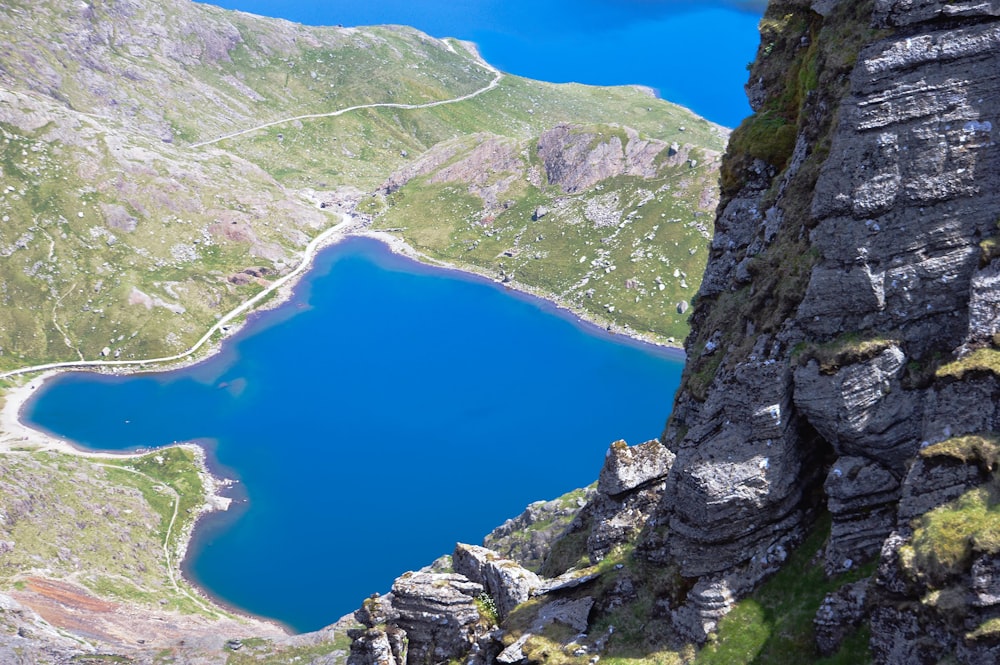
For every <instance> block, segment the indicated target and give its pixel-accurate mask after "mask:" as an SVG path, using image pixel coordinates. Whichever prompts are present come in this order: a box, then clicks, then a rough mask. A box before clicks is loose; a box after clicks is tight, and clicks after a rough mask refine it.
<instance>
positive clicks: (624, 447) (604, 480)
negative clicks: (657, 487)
mask: <svg viewBox="0 0 1000 665" xmlns="http://www.w3.org/2000/svg"><path fill="white" fill-rule="evenodd" d="M674 458H675V455H674V454H673V453H672V452H670V450H669V449H667V447H666V446H664V445H663V444H661V443H660V442H659V441H656V440H653V441H647V442H646V443H640V444H639V445H637V446H631V447H630V446H629V445H628V444H627V443H625V442H624V441H615V442H614V443H612V444H611V447H610V448H609V449H608V452H607V454H606V455H605V457H604V467H603V468H602V469H601V475H600V476H599V478H598V480H597V491H598V492H601V493H603V494H606V495H608V496H617V495H620V494H623V493H625V492H628V491H631V490H634V489H636V488H638V487H640V486H642V485H645V484H646V483H650V482H653V481H655V480H660V479H662V478H666V476H667V474H668V473H670V466H671V465H672V464H673V462H674Z"/></svg>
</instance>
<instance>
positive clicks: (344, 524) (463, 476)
mask: <svg viewBox="0 0 1000 665" xmlns="http://www.w3.org/2000/svg"><path fill="white" fill-rule="evenodd" d="M279 323H280V324H281V325H278V324H279ZM623 341H624V340H622V339H620V338H615V337H612V336H610V335H608V334H607V333H604V332H603V331H600V330H598V329H595V328H593V327H592V326H586V325H583V324H580V323H579V322H576V321H575V320H573V319H571V318H569V317H567V316H565V315H561V314H559V315H557V314H555V313H554V308H552V307H551V306H550V305H547V304H545V303H542V302H541V301H538V300H536V299H533V298H527V297H524V296H520V295H517V294H514V293H512V292H509V291H505V290H504V289H503V288H502V287H499V286H497V285H495V284H492V283H488V282H485V281H484V280H479V279H474V278H470V277H467V276H462V275H460V274H459V273H454V272H445V271H440V270H435V269H431V268H428V267H425V266H422V265H420V264H417V263H414V262H412V261H408V260H406V259H403V258H401V257H398V256H395V255H392V254H390V253H389V252H388V251H387V250H385V248H384V247H382V246H381V245H380V244H378V243H375V242H373V241H366V240H361V239H354V240H351V241H349V242H345V243H342V244H341V245H338V246H336V247H333V248H331V249H328V250H325V251H324V252H323V253H322V254H321V255H320V256H319V258H318V259H317V262H316V267H315V269H314V270H313V271H311V272H310V273H309V276H308V277H307V279H306V280H305V281H303V282H302V283H301V284H300V285H299V287H298V288H297V289H296V291H295V295H294V297H293V298H292V300H291V301H290V302H288V303H286V304H285V305H283V306H282V307H280V308H278V309H276V310H273V311H270V312H265V313H262V314H260V315H256V316H255V317H254V318H253V320H252V322H251V324H250V325H248V326H247V327H246V328H245V329H244V330H243V331H242V332H241V333H240V334H238V335H236V336H235V337H233V338H232V339H231V340H229V341H228V342H227V343H226V344H225V346H224V347H223V352H222V353H220V354H219V355H216V356H214V357H213V358H211V359H209V360H208V361H206V362H203V363H201V364H199V365H196V366H193V367H189V368H186V369H183V370H178V371H175V372H170V373H164V374H149V375H142V376H133V377H106V376H99V375H93V374H86V373H72V374H65V375H62V376H61V377H59V378H58V379H56V380H54V381H53V382H51V384H50V385H47V386H46V387H45V388H44V389H43V390H41V391H39V394H38V395H37V396H36V397H35V399H34V400H33V401H32V402H30V403H29V404H28V405H27V407H26V411H25V415H26V416H27V419H28V420H29V421H30V422H32V423H35V424H37V425H39V426H41V427H43V428H45V429H47V430H49V431H52V432H54V433H56V434H59V435H61V436H65V437H67V438H70V439H72V440H74V441H77V442H79V443H80V444H81V445H83V446H87V447H91V448H97V449H107V450H126V449H133V448H136V447H139V446H144V447H148V446H158V445H163V444H167V443H170V442H172V441H181V440H190V439H199V440H202V441H203V442H204V443H205V444H206V446H207V447H208V449H209V451H210V454H211V457H212V459H213V463H214V464H215V465H216V466H217V467H218V470H219V472H220V473H223V474H224V475H227V476H229V477H236V478H238V479H239V480H240V483H239V484H238V485H237V486H236V488H235V496H236V497H237V498H238V502H237V503H236V504H235V506H234V508H233V509H231V510H230V511H229V512H228V513H226V514H223V515H219V516H215V517H213V518H210V519H208V520H206V521H205V522H203V523H202V524H201V525H200V526H199V528H198V530H197V531H196V534H195V540H194V543H193V544H192V547H191V549H190V551H189V558H188V562H187V572H188V574H189V575H190V576H191V577H193V578H194V579H195V580H197V581H199V582H200V583H201V584H202V585H203V586H204V587H206V588H207V589H208V590H210V591H211V592H212V593H213V594H215V595H217V596H218V597H219V598H221V599H222V600H224V601H225V602H228V603H231V604H233V605H235V606H237V607H239V608H241V609H244V610H247V611H250V612H253V613H255V614H260V615H263V616H267V617H273V618H276V619H278V620H280V621H283V622H286V623H288V624H289V625H291V626H292V627H294V628H296V629H299V630H311V629H316V628H319V627H321V626H324V625H326V624H328V623H330V622H332V621H334V620H336V619H337V618H339V617H340V616H342V615H343V614H345V613H347V612H349V611H351V610H353V609H355V608H356V607H358V606H359V605H360V602H361V601H362V600H363V599H364V598H365V597H367V596H368V595H369V594H371V593H372V592H376V591H379V592H384V591H387V590H388V588H389V585H390V584H391V582H392V580H393V579H394V578H395V577H396V576H397V575H399V574H401V573H403V572H404V571H406V570H409V569H415V568H419V567H421V566H424V565H426V564H428V563H430V562H431V561H432V560H433V559H434V558H436V557H437V556H439V555H441V554H445V553H450V551H451V550H452V549H453V547H454V545H455V542H456V541H464V542H472V543H479V542H480V541H481V540H482V538H483V536H484V535H485V534H486V533H487V532H489V531H490V530H491V529H492V528H493V527H495V526H496V525H498V524H500V523H501V522H503V521H504V520H505V519H507V518H509V517H513V516H514V515H516V514H517V513H519V512H520V511H521V510H522V509H523V508H524V507H525V506H526V505H527V504H528V503H530V502H531V501H534V500H537V499H547V498H553V497H555V496H557V495H559V494H561V493H564V492H566V491H569V490H571V489H574V488H576V487H580V486H583V485H587V484H589V483H591V482H593V480H595V479H596V477H597V473H598V471H599V470H600V466H601V463H602V461H603V457H604V452H605V450H606V449H607V446H608V444H609V443H610V442H611V441H613V440H615V439H618V438H625V439H626V440H628V441H629V442H630V443H639V442H641V441H644V440H647V439H650V438H654V437H656V436H657V435H658V434H659V433H660V431H661V429H662V427H663V425H664V422H665V419H666V416H667V414H668V412H669V409H670V405H671V402H672V398H673V394H674V392H675V391H676V389H677V385H678V381H679V377H680V372H681V368H682V359H681V357H680V355H681V354H680V353H678V352H670V351H668V350H664V349H658V348H654V347H649V346H645V345H638V344H635V343H623Z"/></svg>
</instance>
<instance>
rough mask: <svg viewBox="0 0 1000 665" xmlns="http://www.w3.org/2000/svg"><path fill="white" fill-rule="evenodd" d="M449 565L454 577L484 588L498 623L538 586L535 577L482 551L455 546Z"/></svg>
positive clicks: (476, 548)
mask: <svg viewBox="0 0 1000 665" xmlns="http://www.w3.org/2000/svg"><path fill="white" fill-rule="evenodd" d="M452 565H453V566H454V568H455V572H456V573H458V574H460V575H465V576H466V577H467V578H469V579H470V580H472V581H473V582H476V583H477V584H481V585H482V586H483V587H484V588H485V590H486V592H487V593H488V594H490V596H491V597H492V598H493V600H494V602H495V603H496V608H497V612H498V613H499V615H500V619H501V620H503V619H506V618H507V616H508V615H509V614H510V613H511V612H512V611H513V610H514V608H515V607H517V606H518V605H520V604H521V603H523V602H524V601H526V600H528V598H530V597H531V593H532V591H534V590H535V589H538V588H539V587H540V586H541V580H540V579H539V578H538V575H536V574H535V573H533V572H531V571H530V570H527V569H526V568H522V567H521V566H520V565H519V564H518V563H517V562H516V561H511V560H510V559H504V558H501V557H500V556H499V555H498V554H497V553H496V552H494V551H493V550H489V549H487V548H485V547H478V546H476V545H465V544H462V543H459V544H458V545H457V546H456V547H455V553H454V554H453V555H452Z"/></svg>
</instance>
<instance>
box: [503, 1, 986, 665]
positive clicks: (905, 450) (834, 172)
mask: <svg viewBox="0 0 1000 665" xmlns="http://www.w3.org/2000/svg"><path fill="white" fill-rule="evenodd" d="M998 30H1000V3H997V2H935V1H933V0H921V1H916V0H875V1H869V2H859V3H848V2H843V1H841V2H838V1H836V0H832V1H824V2H807V1H801V0H800V1H796V0H775V1H773V2H771V4H770V7H769V9H768V12H767V14H766V15H765V18H764V20H763V21H762V24H761V32H762V44H761V49H760V51H759V53H758V58H757V61H756V62H755V63H754V64H753V66H752V67H751V77H750V83H749V85H748V94H749V97H750V99H751V103H752V105H753V108H754V110H755V114H754V116H752V117H751V118H749V119H748V120H747V121H746V122H744V123H743V125H741V127H740V128H738V129H737V130H736V131H735V132H734V134H733V136H732V138H731V141H730V146H729V151H728V153H727V156H726V158H725V161H724V162H723V165H722V189H723V197H722V201H721V203H720V205H719V208H718V216H717V219H716V227H715V228H716V231H715V236H714V238H713V241H712V248H711V255H710V258H709V264H708V267H707V269H706V273H705V279H704V281H703V283H702V286H701V289H700V292H699V296H698V298H697V300H696V305H695V310H694V315H693V318H692V325H693V328H692V334H691V335H690V337H689V338H688V341H687V344H686V351H687V354H688V365H687V368H686V370H685V377H684V380H683V383H682V386H681V389H680V391H679V393H678V396H677V398H676V403H675V407H674V412H673V415H672V417H671V419H670V421H669V423H668V425H667V428H666V430H665V432H664V434H663V437H662V440H661V441H659V442H652V443H650V444H644V447H643V452H640V451H639V450H636V451H635V453H632V452H627V453H624V454H623V452H624V451H630V450H631V449H628V448H623V447H619V448H616V447H615V446H613V447H612V454H613V455H615V458H614V459H615V460H616V461H615V462H611V463H609V464H611V465H612V466H613V465H614V464H615V463H618V461H621V462H625V461H626V459H631V458H636V459H640V458H645V457H646V455H647V453H648V454H649V456H650V457H651V458H652V459H654V460H662V461H655V462H653V463H651V464H650V468H651V469H656V470H655V471H652V472H651V473H650V474H649V475H648V476H646V475H643V474H640V475H639V478H642V479H644V480H642V481H641V482H640V484H638V485H632V484H631V483H630V482H628V481H627V480H626V479H627V478H628V474H625V475H619V477H618V478H617V479H615V481H614V482H615V483H617V482H622V483H626V484H625V485H623V486H622V487H624V488H625V491H623V492H622V493H621V494H617V493H616V491H617V489H619V488H618V487H617V486H615V485H614V484H613V483H612V482H611V481H610V480H608V479H606V477H605V476H604V473H607V472H608V466H607V465H606V467H605V471H604V472H602V480H601V481H599V483H598V494H597V496H596V497H595V498H594V499H592V500H591V501H590V502H589V503H588V505H587V506H586V507H585V508H584V509H583V510H582V511H581V513H580V514H579V515H578V517H577V518H576V520H575V521H574V522H573V524H572V525H571V526H570V527H569V528H568V529H567V530H566V532H564V534H563V537H562V538H561V539H559V540H557V541H556V542H555V543H554V544H553V546H552V549H551V551H550V553H549V557H548V559H547V561H546V563H545V565H544V566H543V567H542V569H541V570H542V572H543V573H544V574H549V575H551V574H558V573H561V572H563V571H564V570H566V569H570V568H573V567H574V566H577V565H582V566H586V565H593V564H596V565H597V566H598V572H597V573H596V574H597V575H598V577H597V580H598V581H597V582H591V584H595V586H594V587H592V588H591V589H589V590H588V594H589V595H588V597H589V598H590V599H591V600H592V601H593V605H592V606H591V607H592V610H591V614H590V616H589V619H588V631H586V632H587V633H588V634H589V637H588V636H587V635H581V636H580V637H579V639H576V640H575V641H572V640H571V641H568V642H562V643H561V644H560V643H554V642H552V640H551V639H550V641H549V642H547V643H546V647H545V648H538V649H534V650H532V649H531V648H525V645H529V644H531V639H532V638H531V637H527V638H526V637H525V635H526V634H530V633H531V631H530V630H526V627H525V621H520V622H519V621H517V619H518V618H519V613H522V612H523V613H526V614H528V615H530V616H533V617H537V616H539V615H540V612H539V610H538V605H537V604H533V603H530V602H529V603H527V604H526V605H525V606H522V608H523V609H515V610H514V612H513V613H511V615H510V616H509V618H508V619H507V621H506V622H504V623H503V624H502V625H501V630H502V632H503V634H502V636H501V638H500V639H501V642H502V643H503V644H504V645H505V647H506V649H507V650H505V651H504V652H503V654H504V655H503V657H502V658H499V657H498V659H499V660H500V662H544V661H545V660H546V656H545V653H546V651H545V649H549V653H551V652H552V649H557V650H560V652H561V654H562V656H563V657H566V658H569V659H572V658H576V657H578V658H581V659H585V658H590V657H591V656H590V654H593V653H598V652H600V653H603V651H601V650H602V649H605V648H607V646H608V644H607V643H606V642H604V643H602V642H600V641H599V640H598V639H596V638H594V632H595V629H597V630H600V627H601V626H603V625H606V624H605V623H603V622H602V617H607V616H610V615H611V614H610V612H613V607H614V605H615V604H616V603H620V604H623V605H625V606H629V605H633V606H637V603H638V602H639V601H638V600H637V599H638V595H637V594H638V593H639V592H638V591H637V589H638V588H639V586H638V585H636V584H634V580H632V582H630V583H626V580H625V578H624V577H622V576H619V575H615V574H614V573H613V572H611V571H608V570H606V569H601V568H600V562H601V561H602V559H606V557H608V556H609V555H612V556H616V557H617V556H619V555H620V553H621V551H622V550H621V548H626V549H627V550H628V552H630V553H629V554H627V555H626V556H625V557H624V558H623V559H617V558H616V559H614V560H620V561H622V563H621V564H616V566H617V565H622V566H623V567H624V570H626V571H627V572H628V573H629V575H632V576H635V575H639V574H641V575H642V576H643V578H642V579H643V580H644V581H646V582H650V581H657V582H659V583H660V585H661V586H660V587H659V588H658V590H657V591H656V593H655V594H654V595H653V597H652V598H651V599H649V598H648V597H646V600H644V603H646V604H643V605H642V606H643V607H646V608H647V609H644V610H642V612H643V613H644V616H645V618H646V619H647V621H648V622H652V623H653V624H654V625H657V626H659V627H660V628H661V629H664V630H665V631H666V632H665V633H661V634H660V635H659V636H658V637H657V638H656V640H658V642H657V641H654V640H653V638H652V636H651V634H650V633H649V632H648V631H647V632H646V633H644V634H643V635H644V636H642V635H639V636H634V637H636V639H637V641H638V642H643V640H645V642H644V643H645V644H646V645H647V646H646V648H647V649H649V651H650V652H652V651H656V650H658V649H660V648H662V647H663V646H664V645H665V644H666V645H667V646H669V645H670V644H671V643H672V644H673V645H674V646H675V647H677V646H678V645H680V644H682V643H684V642H693V643H696V644H701V643H704V642H705V641H706V640H707V639H708V637H709V636H710V635H711V634H712V633H713V632H715V631H716V630H718V629H719V627H720V625H721V623H720V622H722V621H723V617H725V616H726V615H727V614H728V613H729V612H730V611H731V610H732V609H733V607H734V606H736V604H737V603H738V601H739V599H740V598H741V597H743V596H746V595H748V594H751V593H753V592H754V591H755V589H757V587H758V586H759V585H760V584H761V583H762V582H763V581H764V580H766V579H768V578H769V577H770V576H771V575H773V574H774V573H775V572H777V571H779V570H780V569H781V568H782V567H783V565H785V564H786V562H787V561H788V560H789V557H790V556H791V555H792V554H793V553H795V552H796V549H797V548H798V547H799V546H800V544H801V543H802V542H803V540H804V539H805V538H806V535H807V534H808V533H809V532H810V530H811V529H812V528H813V525H814V524H815V523H816V522H817V520H818V519H819V518H820V516H822V515H824V514H828V515H829V519H830V521H831V526H830V532H829V536H828V537H827V539H826V542H825V544H824V545H823V547H822V549H821V551H820V552H818V553H817V556H816V561H817V565H820V566H822V567H823V568H824V569H825V573H826V575H827V578H828V579H829V580H831V583H833V584H836V583H837V580H838V579H843V580H849V579H853V577H851V576H852V575H855V573H854V571H856V570H857V569H858V568H859V567H862V568H863V569H864V570H868V571H873V574H872V575H871V576H870V577H868V578H866V579H863V580H859V581H857V582H851V583H850V584H842V585H840V588H839V589H838V590H837V591H835V592H834V593H832V594H831V595H829V596H828V597H827V599H826V600H825V601H823V602H822V603H820V604H819V605H818V606H817V607H816V608H815V609H814V612H815V614H816V617H815V622H814V623H815V631H814V635H815V637H816V640H817V646H816V648H817V652H814V653H819V652H822V653H824V654H832V653H836V652H837V651H838V650H839V649H840V648H841V646H842V644H843V643H844V640H845V638H847V637H848V636H849V635H851V634H853V633H854V632H855V631H856V630H857V628H856V627H857V626H860V625H861V624H863V623H865V622H870V626H871V643H870V657H871V658H872V659H873V661H874V662H876V663H892V664H897V663H898V664H902V663H915V662H939V661H940V660H941V659H945V658H950V659H953V660H955V661H957V662H962V663H986V662H996V661H997V660H998V659H1000V646H998V645H1000V638H998V636H1000V629H998V626H1000V591H998V589H1000V586H998V582H997V579H998V572H1000V564H998V561H1000V542H998V539H997V536H996V534H997V533H998V532H1000V529H998V525H997V524H996V523H994V522H993V521H992V520H993V517H992V511H993V509H994V506H995V505H996V502H997V501H998V499H997V496H998V494H997V484H996V482H997V481H996V475H995V474H996V468H997V463H998V461H1000V459H998V458H997V437H996V434H995V432H997V431H998V428H1000V422H998V419H1000V416H998V414H997V408H996V404H997V403H998V398H1000V394H998V388H1000V386H998V381H997V373H998V371H1000V362H998V359H1000V349H998V348H997V347H998V346H1000V338H998V336H997V333H998V331H1000V317H998V312H1000V309H998V306H997V303H998V302H1000V291H998V285H1000V282H998V280H997V275H998V274H1000V259H998V256H1000V252H997V251H996V236H997V234H998V215H1000V205H998V203H1000V202H998V200H997V196H998V194H997V192H998V191H1000V188H998V187H997V183H996V182H995V180H996V173H998V172H1000V171H998V169H997V164H996V160H997V159H1000V152H998V149H997V142H996V140H995V131H996V129H995V127H996V123H997V122H998V121H1000V93H998V91H1000V85H998V82H997V74H996V72H998V71H1000V62H998V59H1000V46H998V45H1000V39H998V38H997V35H1000V32H998ZM553 165H554V166H555V167H556V170H557V171H558V165H557V163H556V162H553ZM568 182H572V179H570V180H568ZM626 466H628V464H626ZM619 525H621V526H620V527H619ZM616 548H618V549H616ZM615 552H617V553H618V554H613V553H615ZM855 576H856V575H855ZM670 580H673V582H674V583H668V581H670ZM630 585H631V591H629V587H630ZM648 601H651V602H648ZM650 606H651V607H652V608H653V609H648V608H649V607H650ZM616 616H617V615H616ZM528 623H529V624H530V621H529V622H528ZM549 637H550V638H552V637H553V636H552V635H550V636H549ZM672 640H673V642H672ZM654 645H658V646H654ZM536 646H537V644H536ZM634 646H635V644H633V647H634ZM514 647H516V648H514ZM713 648H714V647H713Z"/></svg>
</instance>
